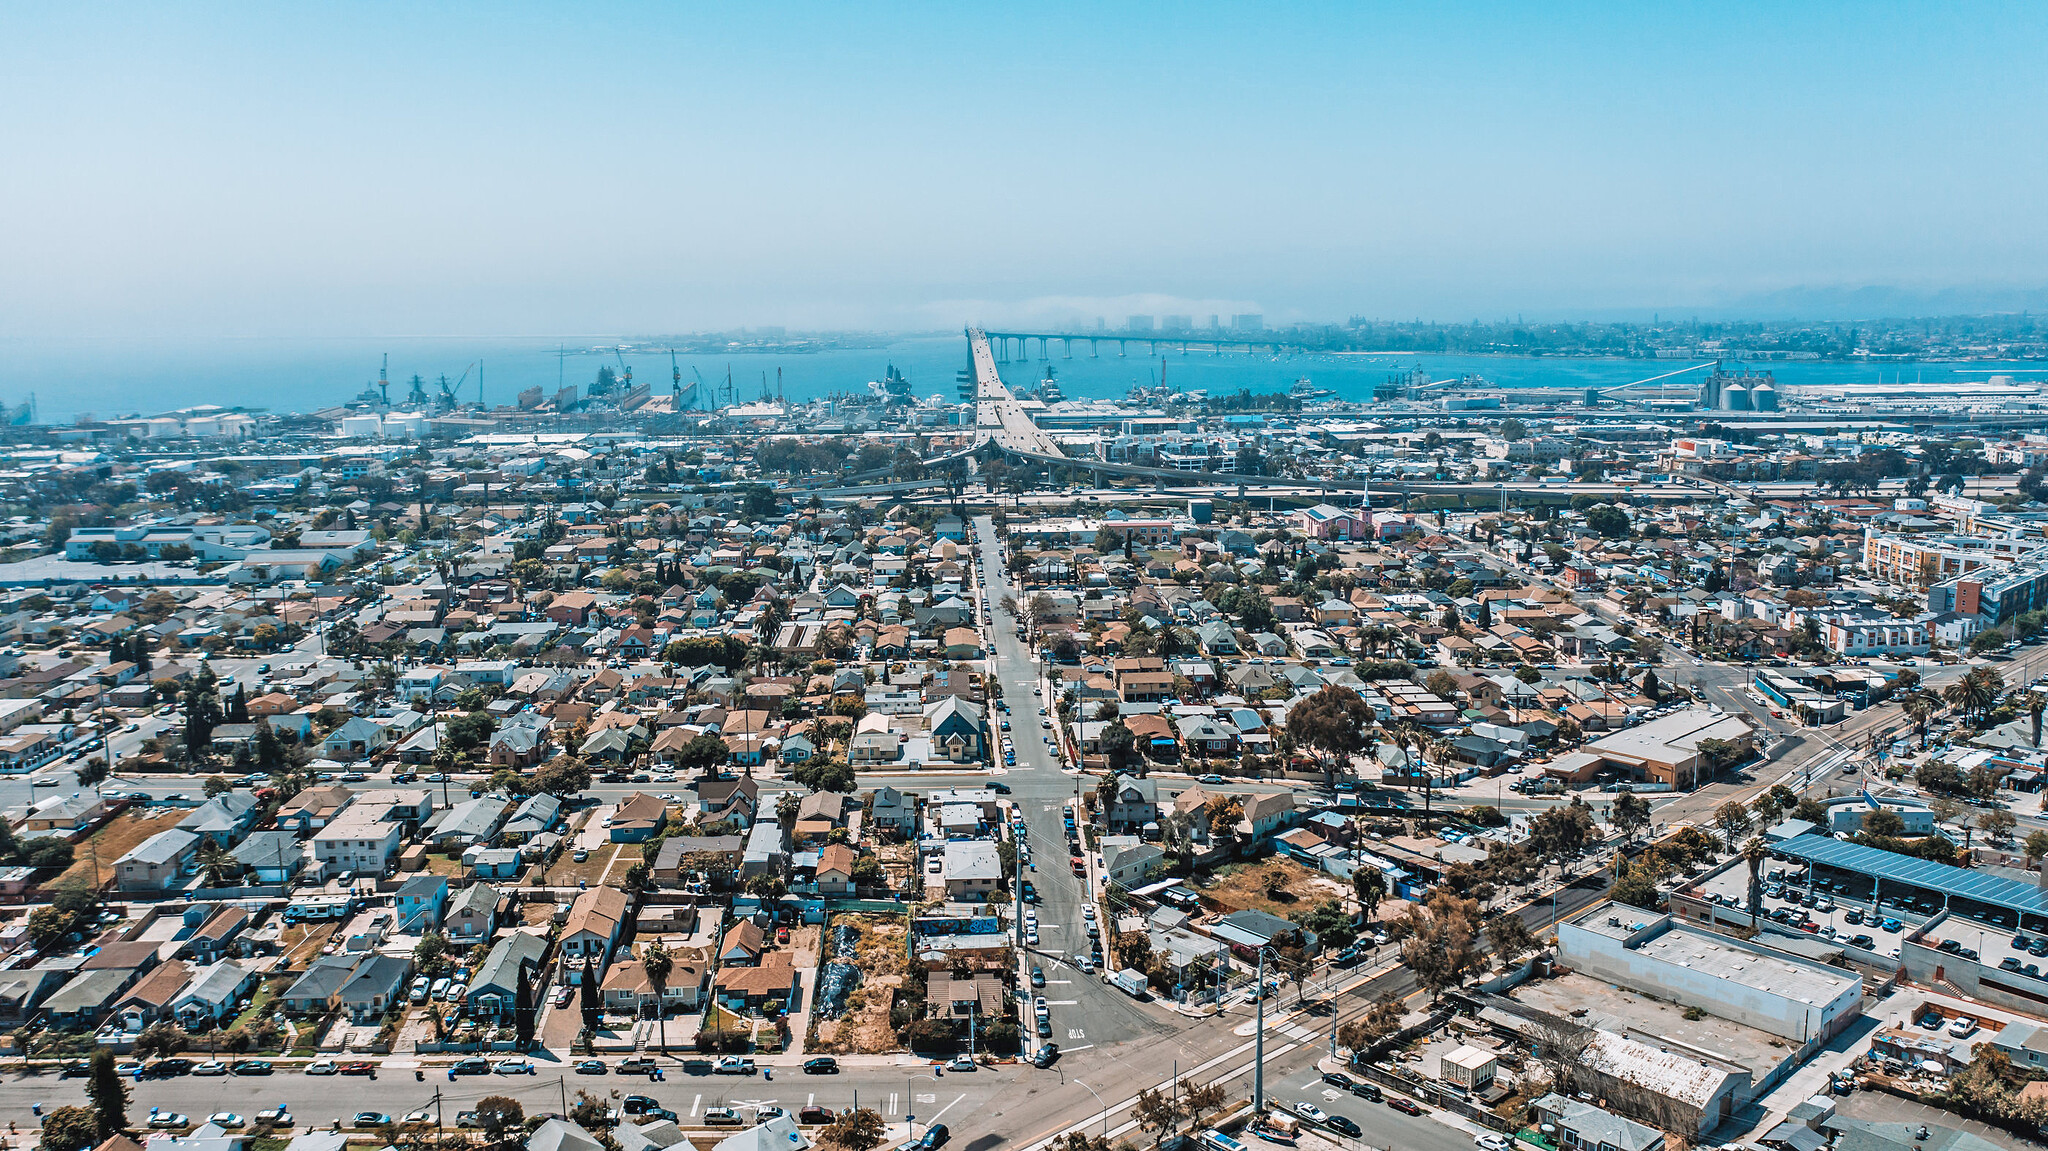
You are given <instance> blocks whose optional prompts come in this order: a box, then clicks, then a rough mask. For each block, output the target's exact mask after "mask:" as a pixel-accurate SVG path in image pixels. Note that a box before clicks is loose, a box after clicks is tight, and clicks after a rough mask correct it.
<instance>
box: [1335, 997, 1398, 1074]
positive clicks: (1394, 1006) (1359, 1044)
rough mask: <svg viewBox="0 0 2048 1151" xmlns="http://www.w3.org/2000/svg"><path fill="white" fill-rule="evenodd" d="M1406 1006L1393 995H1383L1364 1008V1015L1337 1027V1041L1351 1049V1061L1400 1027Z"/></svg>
mask: <svg viewBox="0 0 2048 1151" xmlns="http://www.w3.org/2000/svg"><path fill="white" fill-rule="evenodd" d="M1404 1014H1406V1008H1404V1007H1403V1006H1402V1005H1401V1000H1400V999H1398V998H1396V997H1395V996H1393V995H1386V996H1383V997H1382V998H1381V999H1380V1000H1379V1002H1377V1003H1374V1004H1373V1005H1372V1006H1371V1007H1370V1008H1368V1009H1367V1010H1366V1013H1365V1014H1364V1015H1361V1016H1359V1017H1358V1018H1357V1019H1354V1020H1352V1021H1350V1022H1349V1023H1346V1024H1344V1025H1342V1026H1340V1027H1338V1028H1337V1042H1338V1043H1339V1044H1341V1045H1342V1046H1345V1047H1349V1048H1350V1049H1351V1061H1352V1062H1354V1063H1356V1062H1359V1061H1360V1059H1361V1054H1360V1053H1361V1052H1363V1051H1365V1049H1367V1048H1369V1047H1371V1046H1372V1045H1373V1044H1375V1043H1378V1042H1379V1041H1380V1040H1382V1039H1385V1038H1386V1037H1387V1036H1389V1035H1392V1034H1394V1033H1395V1032H1396V1031H1399V1030H1400V1029H1401V1017H1402V1016H1403V1015H1404Z"/></svg>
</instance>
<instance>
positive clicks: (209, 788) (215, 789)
mask: <svg viewBox="0 0 2048 1151" xmlns="http://www.w3.org/2000/svg"><path fill="white" fill-rule="evenodd" d="M234 789H235V785H234V784H232V783H229V782H228V777H227V776H225V775H209V776H207V777H206V787H205V791H206V798H208V799H212V798H213V797H214V796H216V795H226V794H227V793H228V792H230V791H233V790H234Z"/></svg>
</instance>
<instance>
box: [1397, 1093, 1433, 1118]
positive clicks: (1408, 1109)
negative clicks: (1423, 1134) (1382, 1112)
mask: <svg viewBox="0 0 2048 1151" xmlns="http://www.w3.org/2000/svg"><path fill="white" fill-rule="evenodd" d="M1387 1106H1389V1107H1392V1108H1393V1109H1394V1110H1396V1111H1399V1112H1400V1113H1401V1114H1403V1115H1426V1114H1428V1112H1427V1111H1425V1110H1423V1107H1422V1104H1420V1103H1417V1102H1416V1101H1415V1100H1413V1099H1405V1098H1403V1097H1401V1096H1399V1095H1396V1096H1394V1097H1393V1098H1391V1099H1389V1100H1387Z"/></svg>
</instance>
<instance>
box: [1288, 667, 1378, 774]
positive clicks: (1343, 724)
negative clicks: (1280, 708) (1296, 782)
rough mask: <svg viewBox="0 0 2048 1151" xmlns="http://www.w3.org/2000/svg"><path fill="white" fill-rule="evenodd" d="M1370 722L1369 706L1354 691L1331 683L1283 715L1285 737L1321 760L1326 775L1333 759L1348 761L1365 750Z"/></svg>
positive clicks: (1331, 766)
mask: <svg viewBox="0 0 2048 1151" xmlns="http://www.w3.org/2000/svg"><path fill="white" fill-rule="evenodd" d="M1372 723H1373V711H1372V708H1371V706H1370V705H1368V704H1367V703H1366V702H1365V700H1363V699H1361V698H1360V697H1359V695H1358V693H1357V692H1355V691H1352V690H1351V689H1350V688H1345V687H1338V686H1336V685H1335V684H1327V685H1325V686H1324V687H1323V688H1322V690H1320V691H1318V692H1316V693H1315V694H1314V695H1312V696H1309V697H1308V698H1307V699H1305V700H1302V701H1300V702H1299V703H1297V704H1295V705H1294V707H1293V708H1291V709H1289V711H1288V712H1287V734H1289V735H1291V736H1293V737H1294V742H1295V743H1296V744H1298V745H1300V746H1302V747H1307V748H1312V749H1314V750H1315V751H1316V752H1318V753H1319V754H1320V755H1321V756H1322V757H1323V771H1324V774H1326V775H1334V774H1335V770H1336V768H1335V764H1334V763H1333V762H1332V758H1333V757H1336V756H1344V757H1347V758H1348V757H1349V756H1350V755H1352V754H1353V753H1355V752H1357V751H1360V750H1362V749H1363V748H1364V747H1365V733H1366V732H1367V731H1368V730H1370V729H1371V727H1372Z"/></svg>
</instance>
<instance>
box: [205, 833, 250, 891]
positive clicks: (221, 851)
mask: <svg viewBox="0 0 2048 1151" xmlns="http://www.w3.org/2000/svg"><path fill="white" fill-rule="evenodd" d="M195 858H196V859H197V860H198V862H199V871H200V874H202V875H204V876H205V877H206V886H208V887H225V886H227V882H228V880H229V879H230V878H231V877H233V875H234V873H235V872H236V870H238V869H239V867H240V865H239V864H237V863H236V862H235V857H234V856H232V855H230V854H228V849H227V848H225V847H222V846H221V845H220V844H218V843H215V842H214V841H213V840H211V839H207V840H203V841H201V842H200V844H199V852H198V855H197V856H196V857H195Z"/></svg>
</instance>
